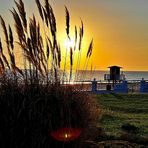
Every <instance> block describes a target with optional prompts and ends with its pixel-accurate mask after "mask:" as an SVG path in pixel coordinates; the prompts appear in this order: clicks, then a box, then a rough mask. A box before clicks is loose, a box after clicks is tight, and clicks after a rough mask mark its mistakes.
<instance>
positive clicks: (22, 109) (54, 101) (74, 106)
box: [0, 83, 99, 148]
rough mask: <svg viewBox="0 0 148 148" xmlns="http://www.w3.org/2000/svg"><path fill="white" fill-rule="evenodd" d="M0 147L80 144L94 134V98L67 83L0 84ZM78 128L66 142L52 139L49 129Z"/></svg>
mask: <svg viewBox="0 0 148 148" xmlns="http://www.w3.org/2000/svg"><path fill="white" fill-rule="evenodd" d="M0 89H1V90H2V91H0V125H1V126H0V139H1V142H0V147H1V148H3V147H15V148H26V147H36V148H39V147H43V148H44V147H62V146H64V147H69V146H70V147H75V148H77V147H83V145H84V143H85V141H86V140H88V139H91V138H93V136H94V132H95V128H96V123H97V122H96V121H97V120H98V113H99V112H98V109H97V106H96V102H95V99H93V98H92V97H90V96H89V95H87V94H84V93H83V92H80V91H78V90H75V89H74V88H72V87H69V86H57V85H50V86H49V87H47V86H43V85H28V86H27V87H26V86H24V85H20V86H15V85H14V84H13V83H7V84H6V85H2V86H0ZM65 127H66V128H69V127H71V128H77V129H81V135H80V137H78V138H77V139H76V140H74V141H72V142H68V143H64V142H58V141H56V140H54V139H53V138H52V137H51V135H50V132H52V131H56V130H58V129H61V128H65Z"/></svg>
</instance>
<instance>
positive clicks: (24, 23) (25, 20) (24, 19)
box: [14, 0, 27, 33]
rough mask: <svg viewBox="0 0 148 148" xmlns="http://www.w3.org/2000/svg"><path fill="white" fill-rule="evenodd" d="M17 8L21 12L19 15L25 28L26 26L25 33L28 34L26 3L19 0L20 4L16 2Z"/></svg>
mask: <svg viewBox="0 0 148 148" xmlns="http://www.w3.org/2000/svg"><path fill="white" fill-rule="evenodd" d="M14 2H15V4H16V6H17V8H18V11H19V14H20V17H21V19H22V22H23V26H24V29H25V32H26V33H27V19H26V12H25V7H24V3H23V1H22V0H19V3H18V2H16V1H14Z"/></svg>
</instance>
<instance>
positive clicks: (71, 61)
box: [70, 48, 73, 66]
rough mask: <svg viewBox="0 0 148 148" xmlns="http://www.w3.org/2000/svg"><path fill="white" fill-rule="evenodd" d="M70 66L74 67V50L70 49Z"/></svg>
mask: <svg viewBox="0 0 148 148" xmlns="http://www.w3.org/2000/svg"><path fill="white" fill-rule="evenodd" d="M70 65H71V66H72V65H73V50H72V48H70Z"/></svg>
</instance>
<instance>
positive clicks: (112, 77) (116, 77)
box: [104, 66, 125, 87]
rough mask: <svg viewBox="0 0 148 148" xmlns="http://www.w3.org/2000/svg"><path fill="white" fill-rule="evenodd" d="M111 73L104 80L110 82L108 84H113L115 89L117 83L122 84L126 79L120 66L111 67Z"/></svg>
mask: <svg viewBox="0 0 148 148" xmlns="http://www.w3.org/2000/svg"><path fill="white" fill-rule="evenodd" d="M108 68H110V73H109V74H105V75H104V80H108V82H110V81H112V82H113V87H114V85H115V84H116V83H117V82H120V81H122V80H124V79H125V75H124V74H121V73H120V69H121V68H122V67H120V66H110V67H108Z"/></svg>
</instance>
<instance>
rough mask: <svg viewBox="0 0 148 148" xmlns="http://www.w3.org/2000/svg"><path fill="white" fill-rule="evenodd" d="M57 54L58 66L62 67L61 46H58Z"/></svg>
mask: <svg viewBox="0 0 148 148" xmlns="http://www.w3.org/2000/svg"><path fill="white" fill-rule="evenodd" d="M57 54H58V66H59V67H60V66H61V48H60V45H58V46H57Z"/></svg>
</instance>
